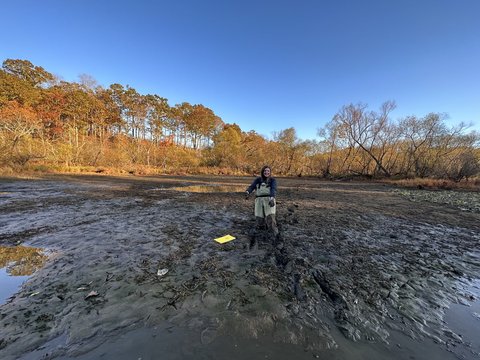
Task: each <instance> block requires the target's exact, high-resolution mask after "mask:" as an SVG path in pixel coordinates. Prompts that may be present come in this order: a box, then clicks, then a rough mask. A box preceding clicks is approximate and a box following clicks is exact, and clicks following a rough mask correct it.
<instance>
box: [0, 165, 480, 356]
mask: <svg viewBox="0 0 480 360" xmlns="http://www.w3.org/2000/svg"><path fill="white" fill-rule="evenodd" d="M252 180H253V178H252V177H222V176H189V177H181V176H178V177H175V176H158V177H138V176H130V177H111V176H93V175H92V176H86V175H75V176H67V175H50V176H42V177H39V178H36V179H33V178H32V179H7V178H4V179H0V248H1V249H2V253H3V254H4V256H7V255H5V254H10V255H8V256H12V259H11V260H10V261H8V259H7V260H6V261H5V264H7V265H8V267H7V270H8V271H9V272H10V273H15V271H17V273H19V275H22V274H21V272H22V271H21V270H22V269H24V268H25V267H26V268H28V269H30V273H33V274H32V275H31V276H30V277H29V278H28V280H27V281H26V282H25V283H24V284H23V285H22V286H21V287H20V288H19V289H18V291H17V292H16V293H14V294H12V295H11V297H10V298H9V299H8V300H7V301H5V302H4V303H3V304H1V305H0V331H1V332H0V334H1V335H0V358H2V359H18V358H20V359H39V358H43V359H53V358H61V359H68V358H74V357H75V358H79V359H90V358H91V359H93V358H100V357H101V358H103V359H108V358H112V359H113V358H115V359H121V358H142V359H148V358H152V359H155V358H160V355H161V358H165V359H186V358H191V359H199V358H205V359H212V358H226V357H229V358H233V359H236V358H238V359H241V358H245V357H249V358H252V359H255V358H258V359H260V358H262V359H264V358H271V357H275V358H277V359H291V358H292V356H293V357H295V358H299V359H303V358H305V359H307V358H308V359H311V358H312V357H314V358H315V357H317V358H330V359H384V358H391V359H405V358H412V357H414V358H416V359H427V358H432V357H433V358H439V357H441V358H443V359H449V358H452V359H455V358H458V357H461V358H466V359H474V358H478V356H479V355H478V354H479V352H480V344H479V340H478V336H476V337H475V336H472V333H473V334H474V333H475V332H476V333H477V334H478V332H477V330H478V329H480V325H479V324H480V315H479V314H478V312H477V310H476V309H477V307H478V302H479V299H478V297H479V295H480V289H479V287H480V283H479V282H478V279H480V213H479V210H478V209H480V207H479V206H478V203H480V201H479V196H478V193H465V192H462V193H460V192H459V193H456V192H453V191H451V192H449V193H448V194H449V196H448V198H455V196H456V195H455V194H458V197H459V198H465V196H467V202H468V204H469V206H462V205H459V203H457V202H454V201H452V202H450V203H448V202H447V203H442V202H437V201H435V200H434V199H435V198H437V197H438V196H437V195H442V194H443V193H440V192H434V191H428V190H414V191H409V192H408V193H407V192H405V191H399V190H398V189H396V188H394V187H391V186H389V185H385V184H379V183H361V182H328V181H322V180H319V179H309V178H277V181H278V197H277V207H278V210H277V222H278V225H279V229H280V236H279V238H273V237H272V236H271V235H270V234H268V233H267V232H265V231H264V230H262V229H255V227H254V226H255V220H254V216H253V199H252V198H250V199H248V200H247V199H245V198H244V190H245V188H246V187H247V186H248V185H249V184H250V183H251V181H252ZM466 194H467V195H466ZM417 195H418V196H417ZM424 195H427V196H424ZM432 199H433V200H432ZM475 202H477V205H476V206H470V205H472V204H473V205H475ZM227 234H229V235H232V236H234V237H235V240H233V241H230V242H227V243H225V244H219V243H217V242H215V241H214V240H213V239H215V238H218V237H221V236H224V235H227ZM32 248H33V249H42V250H41V251H36V250H35V251H33V250H28V249H32ZM12 254H14V255H12ZM19 254H20V255H19ZM32 268H33V270H34V271H32ZM23 275H25V274H23ZM28 275H30V274H28ZM459 304H460V305H461V306H462V308H458V309H457V307H458V306H459ZM455 309H457V310H455ZM464 310H465V311H464ZM452 311H457V313H458V314H460V313H462V311H463V313H465V314H466V315H465V320H462V321H460V322H459V323H458V322H457V323H455V321H453V320H451V321H450V320H449V319H450V318H452V319H454V318H455V319H460V316H455V313H453V317H452ZM479 312H480V311H479ZM463 313H462V314H463ZM462 316H463V315H462Z"/></svg>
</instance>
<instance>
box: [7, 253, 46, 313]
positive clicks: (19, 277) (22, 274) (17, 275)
mask: <svg viewBox="0 0 480 360" xmlns="http://www.w3.org/2000/svg"><path fill="white" fill-rule="evenodd" d="M46 260H47V256H46V255H45V254H44V253H43V251H42V249H40V248H35V247H28V246H0V284H1V287H0V304H3V303H5V302H6V300H7V299H8V298H9V297H10V296H12V295H13V294H14V293H15V292H16V291H17V290H18V288H19V287H20V286H21V285H22V283H23V282H24V281H25V280H27V279H28V277H29V276H30V275H32V274H33V273H34V272H35V271H36V270H38V269H39V268H41V267H42V266H43V265H44V264H45V261H46Z"/></svg>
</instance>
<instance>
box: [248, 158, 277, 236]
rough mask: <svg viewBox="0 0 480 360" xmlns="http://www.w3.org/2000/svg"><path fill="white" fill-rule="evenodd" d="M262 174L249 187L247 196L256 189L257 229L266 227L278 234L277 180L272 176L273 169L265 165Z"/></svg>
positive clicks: (275, 234)
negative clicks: (276, 216)
mask: <svg viewBox="0 0 480 360" xmlns="http://www.w3.org/2000/svg"><path fill="white" fill-rule="evenodd" d="M260 175H261V176H259V177H257V178H256V179H255V180H254V181H253V182H252V184H251V185H250V186H249V187H248V188H247V191H246V198H248V197H249V195H250V194H251V193H252V192H253V191H255V220H256V227H257V229H262V228H265V225H266V226H267V229H268V230H269V231H271V232H272V233H273V235H274V236H275V237H277V236H278V228H277V221H276V219H275V213H276V208H277V206H276V201H275V196H276V194H277V180H275V178H274V177H272V169H271V168H270V166H268V165H265V166H264V167H262V170H261V173H260Z"/></svg>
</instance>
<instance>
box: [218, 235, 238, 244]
mask: <svg viewBox="0 0 480 360" xmlns="http://www.w3.org/2000/svg"><path fill="white" fill-rule="evenodd" d="M233 239H235V238H234V237H233V236H232V235H225V236H222V237H219V238H216V239H214V240H215V241H216V242H218V243H220V244H224V243H226V242H229V241H232V240H233Z"/></svg>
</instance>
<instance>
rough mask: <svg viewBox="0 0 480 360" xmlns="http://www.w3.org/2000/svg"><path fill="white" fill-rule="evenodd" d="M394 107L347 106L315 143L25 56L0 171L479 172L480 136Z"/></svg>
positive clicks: (1, 95) (15, 64) (10, 105)
mask: <svg viewBox="0 0 480 360" xmlns="http://www.w3.org/2000/svg"><path fill="white" fill-rule="evenodd" d="M394 108H395V103H393V102H391V101H388V102H386V103H384V104H383V105H382V106H381V108H380V109H379V110H378V111H372V110H369V109H368V107H367V106H366V105H365V104H349V105H346V106H344V107H342V108H341V109H340V110H339V111H338V113H337V114H334V115H333V116H332V119H331V120H330V121H329V122H328V123H327V124H326V125H325V126H323V127H322V128H321V129H319V130H318V140H301V139H299V138H298V137H297V135H296V131H295V129H294V128H293V127H291V128H288V129H284V130H280V131H277V132H275V133H273V139H267V138H265V137H264V136H262V135H260V134H258V133H256V132H255V131H253V130H252V131H243V130H242V129H241V128H240V127H239V126H238V125H237V124H232V123H225V122H224V121H223V120H222V119H221V118H220V117H219V116H217V115H216V114H215V113H214V111H213V110H212V109H209V108H208V107H206V106H204V105H201V104H194V105H192V104H189V103H187V102H183V103H181V104H176V105H174V106H171V105H170V104H169V103H168V100H167V99H165V98H163V97H161V96H159V95H156V94H146V95H144V94H140V93H138V92H137V91H136V90H135V89H134V88H133V87H130V86H128V85H127V86H124V85H121V84H112V85H110V86H109V87H108V88H104V87H102V86H99V85H98V84H97V83H96V81H95V80H94V79H92V78H91V77H89V76H88V75H81V76H80V78H79V81H78V82H65V81H61V80H58V79H56V78H55V76H54V75H52V74H51V73H49V72H48V71H46V70H45V69H43V68H42V67H39V66H35V65H33V64H32V63H31V62H30V61H28V60H15V59H7V60H5V61H4V62H3V65H2V69H1V70H0V167H2V168H3V169H4V170H5V169H13V170H11V171H22V170H24V169H40V170H54V171H55V170H57V171H58V170H62V171H69V169H78V168H85V169H86V170H89V171H104V169H116V170H118V171H130V172H132V171H135V172H142V171H143V172H154V173H198V172H207V173H223V174H251V173H254V172H257V171H258V169H260V168H261V166H262V165H263V164H265V163H268V164H270V165H271V166H272V168H273V169H274V173H275V174H276V175H297V176H303V175H314V176H323V177H326V178H329V177H336V178H338V177H354V176H361V177H365V178H373V177H376V178H415V177H420V178H425V177H429V178H441V179H450V180H453V181H459V180H462V179H468V178H470V177H472V176H475V175H477V174H478V173H479V171H480V164H479V159H480V150H479V134H478V133H476V132H467V127H466V126H464V125H463V124H460V125H458V126H456V127H448V126H447V125H446V121H445V120H446V115H444V114H437V113H431V114H427V115H426V116H424V117H417V116H410V117H407V118H404V119H399V120H396V121H394V120H392V119H391V117H390V114H391V112H392V110H393V109H394ZM272 130H273V129H272ZM102 169H103V170H102ZM139 169H140V170H139Z"/></svg>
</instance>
